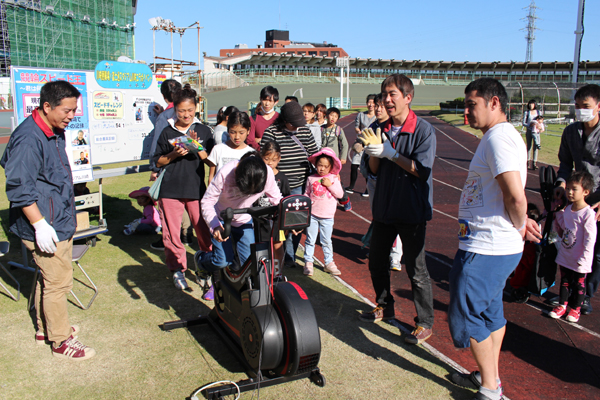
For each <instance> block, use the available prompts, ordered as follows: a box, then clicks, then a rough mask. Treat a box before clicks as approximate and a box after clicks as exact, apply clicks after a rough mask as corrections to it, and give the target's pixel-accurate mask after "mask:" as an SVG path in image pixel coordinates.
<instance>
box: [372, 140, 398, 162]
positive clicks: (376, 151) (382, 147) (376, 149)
mask: <svg viewBox="0 0 600 400" xmlns="http://www.w3.org/2000/svg"><path fill="white" fill-rule="evenodd" d="M365 152H366V153H367V154H368V155H370V156H371V157H377V158H388V159H390V160H391V159H392V158H393V157H394V156H395V155H396V150H395V149H394V148H393V147H392V143H391V142H390V141H389V140H388V141H386V142H383V143H382V144H370V145H368V146H367V147H365Z"/></svg>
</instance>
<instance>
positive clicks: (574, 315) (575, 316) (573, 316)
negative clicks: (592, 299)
mask: <svg viewBox="0 0 600 400" xmlns="http://www.w3.org/2000/svg"><path fill="white" fill-rule="evenodd" d="M580 316H581V311H580V310H574V309H572V308H571V309H570V310H569V314H567V318H566V319H567V321H569V322H577V321H579V317H580Z"/></svg>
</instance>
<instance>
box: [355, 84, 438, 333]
mask: <svg viewBox="0 0 600 400" xmlns="http://www.w3.org/2000/svg"><path fill="white" fill-rule="evenodd" d="M381 92H382V95H383V100H384V102H385V107H386V109H387V113H388V115H389V116H390V119H389V120H388V121H387V122H386V123H384V124H383V131H384V132H386V133H387V136H388V137H389V139H390V140H388V141H385V142H383V143H382V141H381V133H379V134H378V135H377V136H374V135H371V136H372V137H371V138H370V139H371V140H367V141H366V143H365V145H366V147H365V152H366V153H367V154H369V155H370V156H371V157H370V159H369V168H370V170H371V171H372V172H373V173H374V174H375V175H377V186H376V188H375V198H374V200H373V234H372V237H371V248H370V250H369V253H370V256H369V271H370V272H371V280H372V282H373V288H374V289H375V300H376V302H377V307H375V309H373V310H372V311H369V312H365V313H363V314H362V315H361V316H360V319H361V320H363V321H369V322H377V321H381V320H385V319H393V318H394V316H395V312H394V297H393V296H392V293H391V291H390V260H389V254H390V250H391V249H392V245H393V244H394V240H395V239H396V236H397V235H400V239H401V240H402V244H403V248H404V261H405V265H406V272H407V273H408V277H409V278H410V281H411V285H412V291H413V297H414V303H415V308H416V311H417V318H416V319H415V320H416V327H415V329H414V330H413V331H412V333H411V334H410V335H408V336H407V337H406V338H405V341H406V342H407V343H411V344H419V343H422V342H424V341H425V340H427V339H428V338H429V337H430V336H431V335H432V327H433V292H432V289H431V280H430V278H429V272H428V271H427V265H426V264H425V227H426V224H427V221H429V220H431V218H432V213H433V178H432V169H433V161H434V159H435V149H436V137H435V131H434V128H433V127H432V126H431V125H430V124H429V123H428V122H427V121H425V120H423V119H421V118H419V117H417V115H416V114H415V113H414V112H413V111H412V110H411V109H410V103H411V101H412V99H413V96H414V86H413V83H412V81H411V80H410V79H409V78H407V77H406V76H405V75H401V74H393V75H390V76H389V77H387V78H386V79H385V80H384V81H383V83H382V84H381ZM361 136H362V137H364V135H362V134H361ZM373 139H376V140H373Z"/></svg>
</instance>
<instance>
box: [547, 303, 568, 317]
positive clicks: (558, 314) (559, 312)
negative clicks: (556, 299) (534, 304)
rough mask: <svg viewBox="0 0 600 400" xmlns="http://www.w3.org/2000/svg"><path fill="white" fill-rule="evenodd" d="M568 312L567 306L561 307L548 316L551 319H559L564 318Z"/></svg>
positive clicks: (557, 307)
mask: <svg viewBox="0 0 600 400" xmlns="http://www.w3.org/2000/svg"><path fill="white" fill-rule="evenodd" d="M566 312H567V306H565V305H560V306H556V307H554V310H552V311H550V312H549V313H548V316H549V317H550V318H554V319H558V318H560V317H562V316H563V315H565V313H566Z"/></svg>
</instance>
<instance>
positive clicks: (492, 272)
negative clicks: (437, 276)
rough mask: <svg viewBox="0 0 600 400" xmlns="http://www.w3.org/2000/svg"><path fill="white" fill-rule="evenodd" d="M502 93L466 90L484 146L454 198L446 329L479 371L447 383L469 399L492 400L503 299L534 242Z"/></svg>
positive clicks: (475, 86) (492, 85)
mask: <svg viewBox="0 0 600 400" xmlns="http://www.w3.org/2000/svg"><path fill="white" fill-rule="evenodd" d="M507 99H508V97H507V95H506V90H505V89H504V87H503V86H502V84H501V83H500V82H498V81H497V80H495V79H491V78H482V79H478V80H476V81H473V82H471V83H470V84H469V85H468V86H467V88H466V89H465V114H466V115H467V118H468V120H469V125H470V126H471V128H475V129H479V130H481V132H482V133H483V138H482V139H481V142H480V143H479V146H478V147H477V151H476V152H475V154H474V156H473V159H472V160H471V164H470V166H469V176H468V177H467V181H466V182H465V185H464V187H463V192H462V195H461V197H460V204H459V212H458V222H459V232H458V239H459V246H458V247H459V250H458V252H457V253H456V257H455V258H454V265H453V266H452V270H451V271H450V305H449V309H448V323H449V325H450V333H451V335H452V340H453V341H454V345H455V346H456V347H459V348H464V347H471V353H472V354H473V357H474V358H475V361H476V363H477V365H478V366H479V369H480V371H479V372H478V371H474V372H472V373H471V374H460V373H454V374H452V375H451V378H450V379H451V381H452V382H454V383H456V384H458V385H460V386H464V387H469V388H474V389H478V390H479V391H478V392H477V394H476V396H475V397H474V399H480V400H499V399H501V398H502V385H501V383H500V377H499V372H498V360H499V358H500V348H501V346H502V340H503V339H504V333H505V330H506V320H505V319H504V309H503V304H502V291H503V289H504V285H505V283H506V279H507V278H508V276H509V275H510V273H511V272H512V271H513V270H514V269H515V268H516V266H517V264H518V263H519V260H520V259H521V254H522V252H523V241H524V240H525V239H526V238H527V240H535V241H536V242H537V239H535V238H536V237H537V238H540V235H539V228H538V226H537V223H535V221H533V220H529V219H528V218H527V216H526V212H527V198H526V197H525V182H526V179H527V149H526V147H525V143H524V142H523V139H522V138H521V135H520V134H519V133H518V132H517V130H516V129H515V128H514V127H513V126H512V125H511V124H510V123H508V122H507V121H506V114H505V109H506V103H507Z"/></svg>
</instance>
